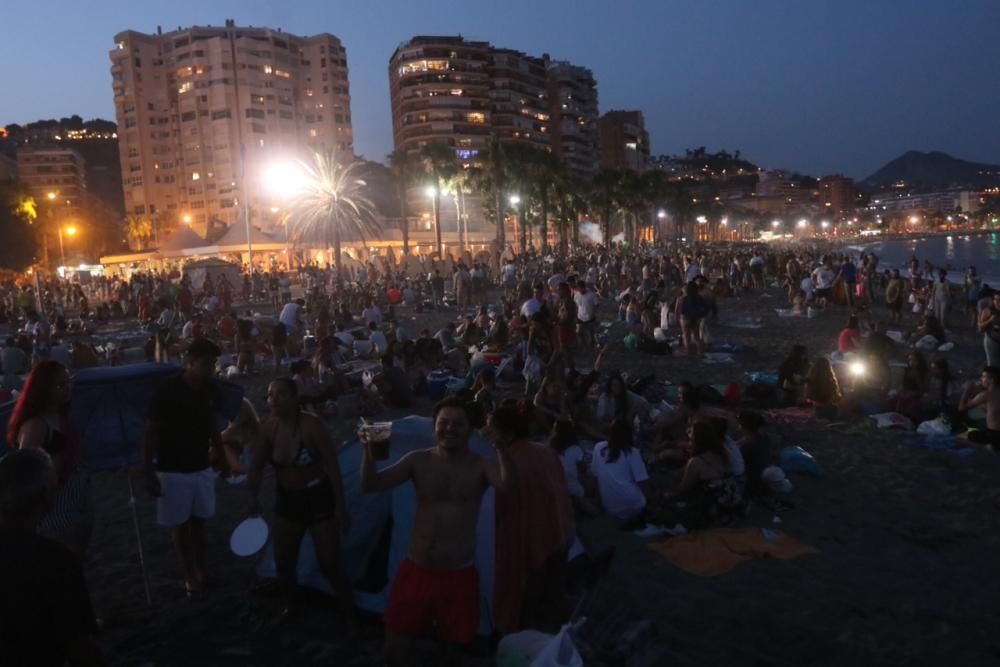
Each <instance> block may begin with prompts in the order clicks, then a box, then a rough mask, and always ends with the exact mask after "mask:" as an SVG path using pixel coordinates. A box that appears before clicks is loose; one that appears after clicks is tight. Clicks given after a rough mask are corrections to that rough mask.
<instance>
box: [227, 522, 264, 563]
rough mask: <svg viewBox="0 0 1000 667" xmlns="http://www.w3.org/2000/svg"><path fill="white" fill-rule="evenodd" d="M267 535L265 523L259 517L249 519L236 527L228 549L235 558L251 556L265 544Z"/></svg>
mask: <svg viewBox="0 0 1000 667" xmlns="http://www.w3.org/2000/svg"><path fill="white" fill-rule="evenodd" d="M267 534H268V530H267V522H266V521H264V519H262V518H260V517H259V516H255V517H250V518H249V519H246V520H245V521H243V523H241V524H240V525H238V526H236V530H234V531H233V535H232V537H230V538H229V548H230V550H232V552H233V553H234V554H236V555H237V556H253V555H254V554H255V553H257V552H258V551H260V550H261V549H263V548H264V545H265V544H267Z"/></svg>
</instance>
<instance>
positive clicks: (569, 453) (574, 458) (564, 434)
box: [549, 419, 598, 516]
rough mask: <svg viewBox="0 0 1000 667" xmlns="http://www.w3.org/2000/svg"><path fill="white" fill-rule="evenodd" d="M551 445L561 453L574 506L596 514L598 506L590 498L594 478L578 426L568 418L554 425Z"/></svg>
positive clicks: (550, 436)
mask: <svg viewBox="0 0 1000 667" xmlns="http://www.w3.org/2000/svg"><path fill="white" fill-rule="evenodd" d="M549 447H551V448H552V449H554V450H555V451H556V453H557V454H559V460H560V461H561V462H562V466H563V471H564V472H565V473H566V486H567V488H568V489H569V495H570V498H572V500H573V507H574V508H575V509H576V510H577V511H578V512H581V513H583V514H586V515H590V516H593V515H596V514H597V513H598V509H597V507H596V506H595V505H594V504H593V503H592V502H591V501H590V500H588V496H590V495H592V493H593V482H594V480H593V478H591V477H590V473H589V472H588V471H587V463H586V458H585V456H584V453H583V448H582V447H580V444H579V441H578V440H577V432H576V427H575V426H574V424H573V422H571V421H569V420H568V419H561V420H559V421H557V422H555V423H554V424H553V425H552V433H551V434H550V435H549Z"/></svg>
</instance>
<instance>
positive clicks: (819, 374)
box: [806, 357, 840, 405]
mask: <svg viewBox="0 0 1000 667" xmlns="http://www.w3.org/2000/svg"><path fill="white" fill-rule="evenodd" d="M806 398H807V399H809V400H811V401H813V402H814V403H819V404H821V405H829V404H831V403H835V402H837V401H838V400H839V399H840V384H839V383H838V382H837V376H836V375H835V374H834V372H833V366H831V365H830V360H829V359H827V358H826V357H816V360H815V361H813V363H812V366H811V367H810V368H809V375H808V377H807V379H806Z"/></svg>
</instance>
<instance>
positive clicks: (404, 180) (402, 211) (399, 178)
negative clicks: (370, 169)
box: [389, 151, 422, 255]
mask: <svg viewBox="0 0 1000 667" xmlns="http://www.w3.org/2000/svg"><path fill="white" fill-rule="evenodd" d="M389 169H390V171H391V172H392V178H393V182H394V184H395V186H396V196H397V197H398V198H399V215H400V217H401V218H402V222H401V223H400V230H399V231H400V233H401V234H402V236H403V255H409V254H410V223H409V208H408V207H407V201H406V193H407V190H408V189H409V187H410V186H411V185H413V182H414V180H415V178H416V175H417V174H418V173H420V172H421V171H422V169H421V165H420V164H419V163H418V161H417V160H416V159H415V158H414V156H413V153H410V152H408V151H393V152H392V153H390V154H389Z"/></svg>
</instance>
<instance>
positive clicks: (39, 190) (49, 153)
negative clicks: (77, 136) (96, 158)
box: [17, 144, 87, 216]
mask: <svg viewBox="0 0 1000 667" xmlns="http://www.w3.org/2000/svg"><path fill="white" fill-rule="evenodd" d="M17 171H18V178H19V179H20V181H21V183H22V184H23V185H24V187H25V189H26V190H27V191H28V193H29V194H30V195H31V196H32V197H34V198H35V201H37V202H39V204H40V205H41V206H44V207H50V206H52V207H54V206H58V209H59V212H60V215H68V216H79V215H80V214H81V212H82V211H83V209H84V207H85V206H86V203H87V202H86V195H87V177H86V162H85V161H84V159H83V156H82V155H80V154H79V153H78V152H77V151H75V150H73V149H72V148H70V147H69V146H56V145H50V144H48V145H46V144H42V145H36V144H25V145H23V146H20V147H19V148H18V149H17Z"/></svg>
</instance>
